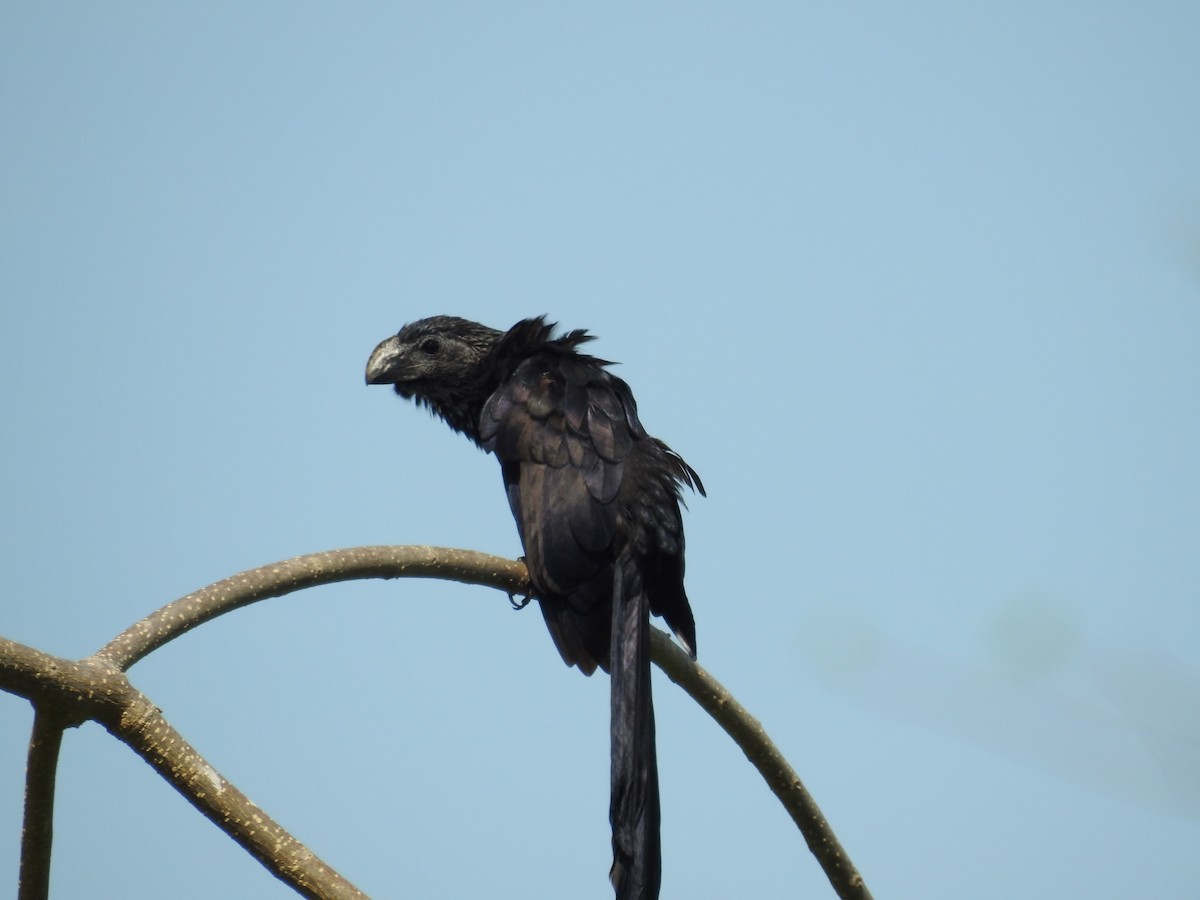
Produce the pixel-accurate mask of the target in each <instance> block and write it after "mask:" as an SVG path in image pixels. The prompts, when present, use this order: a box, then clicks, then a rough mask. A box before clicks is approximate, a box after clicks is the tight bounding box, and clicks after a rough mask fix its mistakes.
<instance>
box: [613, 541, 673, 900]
mask: <svg viewBox="0 0 1200 900" xmlns="http://www.w3.org/2000/svg"><path fill="white" fill-rule="evenodd" d="M609 660H610V666H609V669H610V674H611V676H612V799H611V803H610V805H609V810H608V817H609V821H610V822H611V823H612V841H613V865H612V871H611V872H610V873H609V877H610V878H611V879H612V883H613V887H614V888H615V889H616V892H617V900H657V898H658V888H659V883H660V882H661V880H662V848H661V846H660V843H659V820H660V817H661V810H660V807H659V801H658V759H657V756H656V754H655V750H654V704H653V702H652V700H651V697H650V604H649V601H648V599H647V597H646V591H645V585H644V583H643V580H642V573H641V571H640V568H639V566H638V564H637V560H636V559H635V558H634V556H633V554H632V552H631V551H630V550H629V549H628V548H627V549H625V550H624V551H623V552H622V553H621V554H620V556H618V557H617V564H616V570H615V573H614V577H613V619H612V645H611V654H610V657H609Z"/></svg>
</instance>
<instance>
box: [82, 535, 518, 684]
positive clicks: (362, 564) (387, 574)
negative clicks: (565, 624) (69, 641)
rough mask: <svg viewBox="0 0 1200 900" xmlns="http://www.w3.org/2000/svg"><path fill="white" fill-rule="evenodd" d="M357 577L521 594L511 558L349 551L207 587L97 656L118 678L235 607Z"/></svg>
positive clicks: (430, 550) (435, 551) (439, 550)
mask: <svg viewBox="0 0 1200 900" xmlns="http://www.w3.org/2000/svg"><path fill="white" fill-rule="evenodd" d="M359 578H441V579H446V580H449V581H461V582H463V583H465V584H480V585H486V586H488V587H494V588H499V589H500V590H502V591H505V592H507V593H509V594H519V593H522V592H524V591H525V590H527V586H528V583H529V579H528V575H527V573H526V571H525V566H524V565H522V564H521V563H519V562H515V561H513V560H510V559H503V558H501V557H498V556H490V555H488V554H486V553H477V552H475V551H473V550H455V549H452V548H449V547H419V546H415V547H351V548H349V549H347V550H329V551H326V552H324V553H312V554H309V555H308V556H297V557H295V558H294V559H288V560H284V561H283V562H278V563H272V564H271V565H268V566H261V567H259V568H257V569H250V570H248V571H246V572H241V573H239V574H237V575H234V576H233V577H231V578H226V579H225V580H224V581H218V582H217V583H216V584H210V585H209V586H208V587H206V588H201V589H200V590H198V591H195V592H193V593H191V594H188V595H187V596H186V597H181V598H179V599H178V600H176V601H175V602H173V603H169V604H167V605H166V606H164V607H162V609H159V610H158V611H157V612H154V613H151V614H150V615H149V616H147V617H146V618H144V619H142V620H141V621H140V622H135V623H134V624H133V625H132V626H130V627H129V628H128V629H126V630H125V631H123V632H122V633H121V634H119V635H117V636H116V637H115V638H113V639H112V640H111V641H109V642H108V644H106V645H105V646H104V647H102V648H101V649H100V651H99V652H98V653H97V654H96V656H97V657H98V658H100V659H103V660H106V661H108V662H110V663H112V664H113V665H114V666H116V667H117V668H118V669H120V670H121V671H125V670H127V669H128V668H129V667H130V666H132V665H133V664H134V663H136V662H137V661H138V660H139V659H142V658H143V657H145V656H146V655H147V654H149V653H152V652H153V651H154V650H157V649H158V648H159V647H161V646H162V645H163V644H165V643H167V642H168V641H171V640H174V639H175V638H177V637H179V636H180V635H181V634H185V633H187V632H188V631H191V630H192V629H193V628H195V627H196V626H197V625H203V624H204V623H205V622H207V621H209V620H210V619H214V618H216V617H217V616H219V615H222V614H223V613H227V612H229V611H231V610H234V609H238V608H240V607H242V606H247V605H248V604H251V603H255V602H257V601H259V600H266V599H267V598H268V597H280V596H283V595H284V594H290V593H291V592H293V591H298V590H301V589H303V588H308V587H315V586H317V585H319V584H333V583H335V582H338V581H353V580H355V579H359Z"/></svg>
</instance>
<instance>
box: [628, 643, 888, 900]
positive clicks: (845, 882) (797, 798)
mask: <svg viewBox="0 0 1200 900" xmlns="http://www.w3.org/2000/svg"><path fill="white" fill-rule="evenodd" d="M650 658H651V659H652V660H653V661H654V663H655V665H657V666H658V667H659V668H660V669H662V670H663V671H664V672H665V673H666V675H667V677H668V678H670V679H671V680H672V681H673V682H675V683H676V684H677V685H679V686H680V687H681V688H683V689H684V690H685V691H687V693H688V696H690V697H691V698H692V699H693V700H695V701H696V702H697V703H699V704H700V706H701V707H703V708H704V711H705V712H707V713H708V714H709V715H710V716H712V717H713V719H714V720H715V721H716V723H717V724H718V725H720V726H721V727H722V728H723V729H725V733H726V734H728V735H729V736H730V737H731V738H733V740H734V743H736V744H737V745H738V746H739V747H741V748H742V752H743V753H745V754H746V758H747V759H748V760H750V762H751V763H752V764H753V765H754V768H756V769H758V772H759V774H760V775H762V777H763V780H764V781H766V782H767V786H768V787H769V788H770V789H771V790H772V791H773V792H774V794H775V796H776V797H778V798H779V802H780V803H782V804H783V807H784V809H786V810H787V811H788V815H790V816H791V817H792V821H793V822H795V823H796V827H798V828H799V829H800V833H801V834H803V835H804V840H805V841H806V842H807V843H808V849H809V850H811V851H812V854H813V856H815V857H816V858H817V862H819V863H820V864H821V868H822V870H824V872H825V877H826V878H828V879H829V883H830V884H831V885H833V889H834V890H835V891H836V892H837V895H838V896H839V897H841V898H842V900H871V892H870V891H869V890H868V889H867V885H866V883H865V882H864V881H863V878H862V875H860V874H859V873H858V870H857V869H856V868H855V867H854V863H852V862H851V861H850V856H849V855H848V854H847V853H846V851H845V850H844V849H842V845H841V843H840V842H839V841H838V839H837V835H835V834H834V833H833V829H832V828H831V827H830V826H829V822H828V821H826V819H825V816H824V814H823V813H822V812H821V809H820V807H818V806H817V801H815V800H814V799H813V798H812V794H810V793H809V792H808V789H807V788H805V786H804V782H802V781H801V780H800V776H799V775H797V774H796V770H795V769H793V768H792V766H791V764H790V763H789V762H788V761H787V760H786V759H784V756H783V754H782V753H780V752H779V748H778V747H776V746H775V743H774V742H773V741H772V740H771V739H770V738H769V737H767V732H766V731H765V730H764V729H763V727H762V724H761V723H760V722H759V721H758V719H756V718H754V716H752V715H750V713H748V712H747V711H746V708H745V707H744V706H742V704H740V703H738V702H737V700H735V699H734V698H733V695H732V694H730V693H729V691H728V690H726V689H725V687H724V685H722V684H721V683H720V682H719V681H717V679H715V678H713V677H712V676H711V675H710V674H708V672H707V671H706V670H705V669H704V668H702V667H701V666H699V665H697V663H696V661H695V660H694V659H692V658H691V657H690V656H688V655H687V654H686V653H684V652H683V650H681V649H680V648H679V646H678V645H677V644H675V643H674V642H673V641H672V640H671V639H670V638H669V637H668V636H667V635H666V634H665V633H664V632H662V631H660V630H659V629H657V628H655V629H652V630H651V632H650Z"/></svg>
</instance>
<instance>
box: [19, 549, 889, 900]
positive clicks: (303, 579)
mask: <svg viewBox="0 0 1200 900" xmlns="http://www.w3.org/2000/svg"><path fill="white" fill-rule="evenodd" d="M399 577H417V578H445V579H450V580H454V581H461V582H465V583H469V584H480V585H486V586H489V587H494V588H498V589H499V590H502V591H504V592H505V593H508V594H510V595H512V594H518V593H523V592H525V591H527V590H528V575H527V572H526V570H525V567H524V565H523V564H521V563H520V562H514V561H511V560H506V559H501V558H499V557H495V556H489V555H487V554H483V553H475V552H472V551H467V550H453V549H448V548H440V547H356V548H351V549H348V550H333V551H329V552H326V553H315V554H312V555H309V556H301V557H297V558H295V559H290V560H286V561H284V562H281V563H276V564H273V565H269V566H263V567H261V568H258V569H251V570H250V571H247V572H243V573H241V574H239V575H235V576H233V577H232V578H227V579H225V580H224V581H220V582H217V583H216V584H213V585H210V586H209V587H207V588H203V589H202V590H199V591H196V592H195V593H192V594H188V595H187V596H186V597H182V598H180V599H179V600H176V601H175V602H173V603H170V604H168V605H167V606H165V607H163V608H162V609H160V610H158V611H157V612H155V613H152V614H151V615H150V616H147V617H146V618H145V619H143V620H141V621H140V622H138V623H136V624H135V625H133V626H132V627H131V628H129V629H128V630H126V631H125V632H123V633H122V634H120V635H118V636H117V637H116V638H114V639H113V640H112V641H110V642H109V643H108V644H107V645H106V646H105V647H103V648H102V649H101V650H100V651H99V652H98V653H96V654H95V656H93V657H91V658H89V659H88V660H84V661H82V662H81V663H73V662H70V661H68V660H59V659H57V658H55V657H49V656H47V655H46V654H40V653H39V652H38V651H35V650H33V649H32V648H28V647H22V646H21V645H18V644H14V643H13V642H11V641H4V640H3V639H0V688H5V689H8V690H11V691H12V692H13V693H17V694H21V695H22V696H28V697H30V699H33V700H35V703H36V702H37V699H38V698H39V697H44V696H45V695H46V694H58V693H60V691H61V690H66V688H65V687H63V688H60V687H58V686H49V685H47V684H46V679H50V680H52V681H56V682H57V681H58V680H59V679H60V678H62V679H65V680H67V681H70V680H71V676H72V675H74V674H82V673H76V671H75V670H79V669H83V670H88V669H90V670H91V672H92V674H93V675H94V674H95V672H96V670H97V669H100V670H103V671H104V672H105V673H106V674H107V676H108V678H110V679H111V678H112V677H114V676H115V678H117V679H119V681H120V682H124V685H123V686H128V682H127V681H125V679H124V675H123V674H122V672H123V671H124V670H125V669H128V668H129V666H131V665H133V664H134V663H135V662H137V661H138V660H140V659H142V658H143V657H145V656H146V655H147V654H148V653H151V652H153V651H154V650H155V649H157V648H158V647H161V646H163V645H164V644H166V643H168V642H169V641H171V640H173V639H174V638H176V637H179V636H180V635H182V634H185V633H186V632H188V631H190V630H191V629H193V628H195V627H196V626H198V625H201V624H203V623H204V622H207V621H209V620H211V619H213V618H215V617H217V616H219V615H222V614H223V613H226V612H229V611H231V610H234V609H238V608H240V607H242V606H246V605H247V604H250V603H254V602H256V601H258V600H264V599H266V598H268V597H278V596H282V595H284V594H288V593H291V592H292V591H296V590H300V589H302V588H306V587H313V586H315V585H319V584H330V583H333V582H338V581H349V580H352V579H359V578H399ZM651 649H652V658H653V659H654V662H655V663H656V664H657V665H658V666H659V667H660V668H661V669H663V671H664V672H666V674H667V675H668V677H670V678H671V680H672V681H674V682H675V683H677V684H679V685H680V686H681V687H682V688H683V689H684V690H685V691H687V693H688V694H689V695H690V696H691V697H692V698H693V699H695V700H696V701H697V703H699V704H700V705H701V706H702V707H703V708H704V709H705V710H706V711H707V712H708V713H709V715H711V716H712V717H713V719H715V720H716V721H717V723H718V724H719V725H720V726H721V727H722V728H723V729H724V730H725V731H726V732H727V733H728V734H729V736H730V737H731V738H733V740H734V741H735V742H736V743H737V744H738V746H739V747H741V748H742V751H743V752H744V753H745V754H746V757H747V758H748V759H749V760H750V762H751V763H753V765H754V766H755V767H756V768H757V769H758V770H759V773H760V774H761V775H762V776H763V778H764V779H765V780H766V782H767V784H768V786H769V787H770V788H771V790H772V791H773V792H774V793H775V795H776V796H777V797H778V798H779V800H780V802H781V803H783V805H784V808H785V809H787V811H788V813H789V814H790V815H791V817H792V820H793V821H794V822H795V823H796V825H797V826H798V827H799V829H800V831H801V833H802V834H803V835H804V838H805V840H806V842H807V843H808V846H809V849H810V850H811V851H812V852H813V854H814V855H815V856H816V857H817V860H818V862H819V863H820V865H821V867H822V869H823V870H824V871H825V874H826V876H827V877H828V878H829V881H830V883H831V884H832V885H833V888H834V890H835V891H836V892H837V894H838V896H839V897H841V898H843V900H870V898H871V894H870V891H869V890H868V889H867V887H866V885H865V884H864V883H863V879H862V876H861V875H860V874H859V873H858V871H857V870H856V869H855V867H854V865H853V863H852V862H851V861H850V858H849V856H848V855H847V854H846V852H845V850H844V849H843V848H842V846H841V844H840V843H839V842H838V840H837V838H836V836H835V835H834V833H833V831H832V829H831V828H830V826H829V823H828V822H827V821H826V820H825V817H824V816H823V815H822V814H821V811H820V809H819V808H818V807H817V805H816V803H815V801H813V799H812V796H811V795H810V794H809V793H808V791H807V790H806V789H805V787H804V784H803V783H802V782H801V780H800V778H799V776H798V775H797V774H796V772H795V771H794V770H793V769H792V767H791V766H790V765H789V764H788V762H787V760H786V759H784V757H783V755H782V754H781V753H780V752H779V750H778V748H777V747H775V745H774V744H773V743H772V742H771V740H770V739H769V738H768V737H767V735H766V733H765V732H764V730H763V728H762V725H761V724H760V723H759V722H758V720H756V719H755V718H754V717H753V716H751V715H750V714H749V713H748V712H746V710H745V709H744V708H743V707H742V706H741V704H739V703H738V702H737V701H736V700H734V699H733V697H732V696H731V695H730V694H729V692H728V691H726V690H725V688H724V687H722V686H721V685H720V684H719V683H718V682H717V681H716V680H715V679H713V678H712V676H711V675H709V674H708V673H707V672H706V671H704V670H703V669H702V668H700V667H699V666H698V665H696V663H695V662H694V661H693V660H692V659H690V658H689V657H688V656H687V654H685V653H684V652H683V651H682V650H680V649H679V648H678V647H676V646H675V645H674V644H673V643H672V642H671V640H670V638H668V637H667V636H666V635H665V634H663V633H662V632H660V631H658V630H655V631H654V632H653V634H652V644H651ZM46 661H49V662H50V663H52V664H53V667H50V666H47V665H45V663H46ZM55 669H56V671H55ZM34 670H37V671H36V672H35V671H34ZM91 689H92V690H95V689H96V688H95V686H94V684H93V686H92V688H91ZM128 690H130V691H133V689H132V687H131V686H130V687H128ZM134 693H135V694H136V692H134ZM137 697H138V698H140V701H139V702H138V703H137V704H136V705H135V704H128V705H126V704H123V708H124V709H125V713H126V714H129V715H130V716H131V718H130V719H129V720H128V721H126V720H124V719H122V720H120V721H119V722H118V723H117V726H116V727H114V724H113V721H112V719H111V717H108V718H105V717H101V716H100V715H96V714H88V715H87V716H86V717H88V718H96V719H97V720H99V721H102V722H104V724H105V726H106V727H108V728H109V730H110V731H112V732H113V734H114V735H116V736H117V737H119V738H121V739H122V740H125V741H126V742H127V743H130V745H131V746H133V747H134V749H135V750H136V751H137V752H138V753H139V754H140V755H142V757H143V758H144V759H146V760H147V762H149V763H150V764H151V765H153V766H154V767H155V768H156V769H158V770H159V771H160V772H161V773H162V774H163V775H164V777H166V778H167V779H168V780H170V781H171V783H172V784H174V785H175V786H176V787H177V788H178V789H179V790H180V791H181V792H182V793H183V794H184V795H185V796H186V797H188V799H189V801H190V802H192V803H193V804H194V805H195V806H196V807H197V808H198V809H200V810H201V811H202V812H203V813H204V815H206V816H208V817H209V818H210V819H211V820H212V821H213V822H215V823H216V824H217V825H218V826H219V827H221V828H222V829H223V830H225V831H226V832H227V833H229V834H230V835H231V836H233V837H234V839H235V840H238V841H239V843H242V845H243V846H246V847H247V849H248V850H250V852H251V853H252V854H254V855H255V857H256V858H258V859H260V861H262V862H263V864H264V865H267V866H268V868H270V869H271V871H272V872H274V873H275V874H276V875H277V876H278V877H280V878H282V879H283V880H285V881H287V882H288V883H291V884H295V885H296V886H297V889H298V890H301V892H302V893H306V895H307V896H322V897H324V896H330V897H339V898H340V897H342V896H361V895H359V894H358V893H357V892H355V893H353V894H337V893H329V894H324V893H315V892H313V893H308V892H307V891H306V889H305V888H304V887H303V886H302V885H301V884H300V883H299V882H298V881H297V880H296V876H295V874H294V873H295V872H301V871H307V870H305V869H304V866H303V865H302V863H304V862H305V861H307V860H309V859H311V860H312V861H313V862H314V864H315V869H316V874H318V875H322V874H327V873H332V870H331V869H328V867H325V866H324V865H323V864H321V863H320V862H319V860H316V859H315V857H312V855H311V853H309V851H307V850H305V849H304V848H303V847H301V846H300V845H299V844H295V847H296V848H298V849H297V850H296V851H295V858H294V859H292V861H291V862H289V863H287V866H289V867H290V868H289V869H288V871H287V872H286V873H285V872H284V871H281V870H280V869H279V868H276V862H275V857H274V855H273V854H272V853H268V852H267V851H266V850H264V849H263V846H264V845H257V846H248V845H247V843H245V842H244V840H246V839H249V838H251V837H252V836H253V835H252V834H251V835H247V834H246V833H244V832H243V833H242V834H241V836H240V837H239V834H238V833H235V832H237V831H238V828H239V827H240V826H239V825H238V823H236V822H235V823H233V826H232V830H231V825H230V821H229V819H228V818H227V817H228V816H229V811H228V810H227V809H225V808H224V807H223V806H222V803H224V802H225V801H229V803H230V804H231V807H230V808H232V809H241V808H243V807H242V806H240V804H242V803H244V804H246V805H247V806H249V807H251V808H252V809H253V810H254V813H253V815H251V816H250V817H249V818H248V819H247V820H245V821H243V822H242V823H241V825H245V824H246V822H247V821H249V822H251V823H253V826H256V827H257V828H260V829H262V828H264V823H269V825H270V826H271V827H272V828H278V826H277V825H275V823H273V822H270V820H269V819H267V818H266V817H265V815H263V814H262V813H261V812H259V811H258V810H257V808H256V807H253V804H250V802H249V801H248V800H246V799H245V797H244V796H242V795H241V794H240V793H238V792H236V789H234V788H233V787H232V786H231V785H229V784H228V783H227V782H225V781H224V779H222V778H221V777H220V776H219V775H218V774H217V773H216V772H215V770H213V769H212V767H211V766H209V765H208V764H207V763H205V762H204V760H203V759H202V758H200V756H199V754H197V753H196V752H195V751H194V750H192V748H191V747H189V746H188V745H187V744H186V742H184V741H183V740H182V738H181V737H179V736H178V735H177V733H175V732H174V730H173V729H171V728H170V726H169V725H167V724H166V722H165V721H163V720H162V717H161V715H159V714H158V711H157V710H156V709H154V707H153V706H152V705H151V704H150V702H149V701H148V700H146V699H145V698H144V697H142V695H141V694H137ZM135 709H136V714H133V713H134V710H135ZM172 748H176V749H180V753H179V754H175V753H173V752H172ZM256 816H257V817H261V818H255V817H256ZM248 830H249V832H254V831H255V827H250V828H249V829H248ZM272 834H273V835H274V836H273V838H272V842H273V841H275V840H279V841H283V842H285V843H286V842H288V841H291V840H292V839H291V838H290V836H288V835H287V833H286V832H284V831H283V830H282V829H281V828H280V829H279V830H278V832H272ZM271 846H272V850H273V849H274V848H275V847H277V846H278V845H276V844H274V843H272V844H271ZM332 874H333V875H335V876H336V873H332ZM307 877H308V876H307V875H305V876H302V877H300V881H303V879H304V878H307ZM336 877H337V878H340V876H336ZM347 884H348V883H347ZM349 889H350V890H352V891H353V890H354V889H353V887H352V886H350V888H349Z"/></svg>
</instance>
